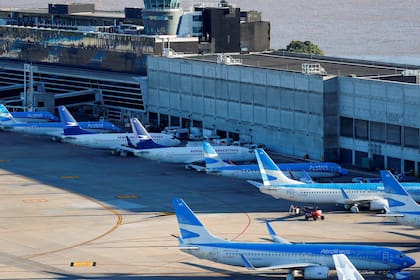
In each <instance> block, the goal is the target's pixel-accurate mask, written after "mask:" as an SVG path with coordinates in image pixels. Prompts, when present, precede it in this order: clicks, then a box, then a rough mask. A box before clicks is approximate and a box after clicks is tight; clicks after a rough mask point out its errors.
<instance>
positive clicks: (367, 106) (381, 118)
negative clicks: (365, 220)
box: [338, 77, 420, 170]
mask: <svg viewBox="0 0 420 280" xmlns="http://www.w3.org/2000/svg"><path fill="white" fill-rule="evenodd" d="M338 81H339V82H338V92H339V114H340V115H341V116H344V117H349V118H354V119H361V120H367V121H371V122H380V123H385V124H390V125H398V126H401V127H412V128H420V123H419V116H420V114H419V108H420V86H419V85H416V84H405V83H398V82H390V81H379V80H365V79H359V78H352V77H340V78H339V79H338ZM401 133H402V135H403V130H402V132H401ZM402 137H403V136H402ZM339 144H340V147H342V148H345V149H349V150H353V151H364V152H369V145H370V144H374V145H375V147H376V150H377V151H380V152H379V154H380V155H383V156H385V167H387V166H386V158H387V157H394V158H400V159H404V160H410V161H415V162H417V163H418V162H419V161H420V153H419V150H418V149H413V148H407V147H404V146H403V145H390V144H387V143H374V142H370V141H369V140H361V139H352V138H349V137H340V140H339ZM378 147H380V149H378ZM377 153H378V152H377ZM404 160H402V161H401V170H404V169H406V168H405V166H404ZM416 169H418V164H416Z"/></svg>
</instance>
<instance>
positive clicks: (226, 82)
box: [147, 56, 324, 159]
mask: <svg viewBox="0 0 420 280" xmlns="http://www.w3.org/2000/svg"><path fill="white" fill-rule="evenodd" d="M148 59H149V60H148V76H149V84H148V86H149V89H148V93H149V94H148V103H147V108H148V111H149V112H157V113H161V114H169V115H173V116H179V117H182V118H192V119H194V120H199V121H202V122H203V128H209V129H212V128H213V129H219V130H227V131H230V132H234V133H239V134H240V135H241V136H242V137H244V138H246V137H247V136H250V137H251V139H252V141H253V142H258V143H264V144H265V145H267V147H268V148H269V149H272V150H275V151H278V152H281V153H285V154H290V155H294V156H299V157H303V156H304V155H306V154H308V155H309V156H310V158H313V159H324V122H323V114H324V96H323V95H324V82H323V80H322V77H321V76H315V75H312V76H311V75H304V74H301V73H292V72H286V71H276V70H269V69H261V68H253V67H247V66H238V65H224V64H216V63H209V62H203V61H195V60H185V59H176V58H164V57H155V56H153V57H152V56H151V57H149V58H148Z"/></svg>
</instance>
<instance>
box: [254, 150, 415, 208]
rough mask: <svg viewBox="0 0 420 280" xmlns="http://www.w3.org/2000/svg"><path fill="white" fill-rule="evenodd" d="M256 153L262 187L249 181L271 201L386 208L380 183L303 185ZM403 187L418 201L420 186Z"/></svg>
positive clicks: (259, 153)
mask: <svg viewBox="0 0 420 280" xmlns="http://www.w3.org/2000/svg"><path fill="white" fill-rule="evenodd" d="M255 154H256V157H257V161H258V166H259V168H260V172H261V177H262V180H263V184H261V183H259V182H254V181H250V180H248V182H249V183H251V184H252V185H254V186H256V187H258V189H259V190H260V191H261V192H262V193H265V194H268V195H271V196H273V197H274V198H277V199H279V198H282V199H287V200H290V201H296V202H304V203H316V204H318V203H330V204H343V205H344V207H345V208H346V209H350V210H351V211H352V212H359V205H366V206H368V207H369V209H370V210H383V209H386V207H388V201H387V200H386V198H385V192H384V186H383V184H382V182H379V183H311V184H305V183H303V182H301V181H296V180H293V179H290V178H288V177H287V176H285V175H284V174H283V172H282V171H281V170H280V169H279V168H278V166H277V165H276V164H275V163H274V162H273V161H272V159H271V158H270V157H269V156H268V155H267V153H265V152H264V150H263V149H256V150H255ZM403 186H404V188H405V189H406V190H407V192H409V193H410V194H411V195H412V196H413V198H414V199H415V200H420V183H417V182H412V183H403Z"/></svg>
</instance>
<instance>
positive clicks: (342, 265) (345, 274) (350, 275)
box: [333, 254, 365, 280]
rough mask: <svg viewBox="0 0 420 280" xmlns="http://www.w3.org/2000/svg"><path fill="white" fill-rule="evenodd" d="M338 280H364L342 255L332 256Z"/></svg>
mask: <svg viewBox="0 0 420 280" xmlns="http://www.w3.org/2000/svg"><path fill="white" fill-rule="evenodd" d="M333 260H334V264H335V269H336V271H337V277H338V280H364V279H365V278H363V277H362V275H360V273H359V271H357V269H356V268H355V267H354V266H353V264H352V263H351V261H350V260H349V259H348V258H347V256H346V255H344V254H335V255H333Z"/></svg>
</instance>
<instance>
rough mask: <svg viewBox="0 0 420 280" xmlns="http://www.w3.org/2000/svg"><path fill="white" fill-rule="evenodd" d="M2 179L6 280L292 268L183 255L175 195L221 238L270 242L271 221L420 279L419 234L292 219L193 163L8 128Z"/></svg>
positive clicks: (364, 217) (284, 231)
mask: <svg viewBox="0 0 420 280" xmlns="http://www.w3.org/2000/svg"><path fill="white" fill-rule="evenodd" d="M0 183H1V185H0V188H1V194H2V195H1V196H0V213H1V214H0V219H1V224H0V246H1V248H2V249H1V252H0V279H151V280H153V279H191V280H193V279H205V280H206V279H212V280H213V279H283V278H284V276H285V273H286V271H276V272H273V273H263V274H261V273H255V272H249V271H247V270H246V269H245V268H241V267H233V266H226V265H221V264H217V263H213V262H210V261H207V260H200V259H197V258H195V257H193V256H190V255H187V254H184V253H182V252H180V251H179V250H178V249H177V245H178V241H177V239H176V238H175V237H174V236H173V235H178V234H179V232H178V226H177V223H176V219H175V216H174V215H173V209H172V199H173V198H174V197H181V198H183V199H184V200H185V201H186V202H187V203H188V204H189V206H190V207H191V208H192V209H193V210H194V211H195V212H196V213H197V214H198V215H199V217H200V219H201V220H202V221H203V223H204V224H205V225H206V226H207V228H208V229H209V230H210V231H212V232H213V233H214V234H216V235H218V236H220V237H223V238H227V239H232V240H238V241H260V242H269V241H267V240H266V238H268V237H269V235H268V233H267V232H266V229H265V225H264V221H265V220H272V226H273V227H274V228H275V229H276V230H277V232H278V233H279V235H281V236H282V237H284V238H286V239H289V240H290V241H294V242H306V243H310V242H334V243H352V244H369V245H380V246H388V247H393V248H397V249H400V250H403V251H404V252H406V253H407V254H408V255H409V256H410V257H412V258H414V259H415V260H416V261H417V264H416V265H415V266H414V267H412V268H410V269H409V270H410V271H411V272H412V274H411V279H420V241H419V240H420V230H418V229H414V228H411V227H407V226H402V225H398V224H396V223H392V222H389V221H387V220H385V219H384V218H382V217H376V216H375V215H374V213H371V212H363V213H359V214H352V213H348V212H345V211H343V210H342V209H341V208H340V207H335V206H328V207H324V206H323V207H322V208H323V209H324V211H325V215H326V219H325V220H324V221H315V222H314V221H305V220H304V219H303V217H290V216H289V214H288V212H287V211H288V209H289V205H290V204H291V203H290V202H287V201H283V200H275V199H274V198H272V197H271V196H267V195H264V194H261V193H259V192H258V190H256V189H255V188H253V187H252V186H251V185H249V184H248V183H246V182H245V181H242V180H238V179H232V178H226V177H218V176H212V175H206V174H202V173H197V172H193V171H190V170H185V168H184V166H183V165H176V164H164V163H159V162H153V161H148V160H143V159H140V158H134V157H129V158H121V157H117V156H112V155H111V153H110V152H108V151H101V150H93V149H88V148H83V147H77V146H72V145H68V144H62V143H54V142H51V141H49V140H48V138H47V137H37V136H23V135H18V134H12V133H8V132H0ZM71 264H73V266H71ZM364 276H365V278H366V279H372V280H376V279H384V277H383V276H380V275H374V274H372V273H367V274H364ZM330 278H331V279H337V278H336V276H334V275H332V276H331V277H330Z"/></svg>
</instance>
